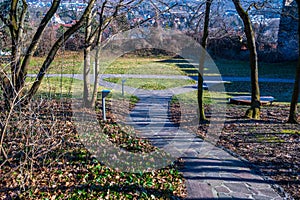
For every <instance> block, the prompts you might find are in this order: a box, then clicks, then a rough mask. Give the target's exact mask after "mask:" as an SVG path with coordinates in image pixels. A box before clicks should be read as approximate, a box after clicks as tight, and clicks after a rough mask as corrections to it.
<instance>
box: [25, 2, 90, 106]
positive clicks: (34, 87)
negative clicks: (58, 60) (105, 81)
mask: <svg viewBox="0 0 300 200" xmlns="http://www.w3.org/2000/svg"><path fill="white" fill-rule="evenodd" d="M95 1H96V0H90V1H89V4H88V6H87V8H86V9H85V11H84V13H83V15H82V16H81V18H80V19H79V21H77V23H76V24H74V25H73V26H72V27H71V28H69V29H68V30H67V31H66V32H65V33H64V34H63V35H62V36H61V37H60V38H59V39H58V40H57V41H56V42H55V44H54V45H53V47H52V48H51V50H50V52H49V54H48V56H47V58H46V60H45V61H44V63H43V65H42V67H41V69H40V71H39V73H38V75H37V77H36V80H35V82H34V83H33V85H32V86H31V88H30V90H29V91H28V93H27V95H26V99H25V102H24V103H27V102H29V101H30V100H31V99H32V97H33V96H34V95H35V93H36V92H37V90H38V89H39V87H40V85H41V83H42V80H43V78H44V76H45V74H46V71H47V70H48V68H49V66H50V64H51V63H52V61H53V59H54V57H55V55H56V53H57V51H58V50H59V48H60V47H61V46H62V45H63V43H64V42H65V41H66V40H67V39H69V37H70V36H71V35H72V34H73V33H75V32H76V31H77V30H78V29H80V28H81V27H82V26H83V25H84V23H85V21H86V18H87V17H88V15H89V13H90V12H91V11H92V8H93V6H94V3H95Z"/></svg>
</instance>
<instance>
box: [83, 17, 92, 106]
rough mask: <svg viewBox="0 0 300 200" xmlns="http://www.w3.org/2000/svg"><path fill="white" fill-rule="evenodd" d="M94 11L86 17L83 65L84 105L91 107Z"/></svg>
mask: <svg viewBox="0 0 300 200" xmlns="http://www.w3.org/2000/svg"><path fill="white" fill-rule="evenodd" d="M91 23H92V13H90V14H89V15H88V17H87V18H86V27H85V48H84V67H83V106H84V107H90V106H91V103H90V99H89V94H90V79H89V75H90V71H91V49H92V38H91V34H92V24H91Z"/></svg>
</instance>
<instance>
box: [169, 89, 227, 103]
mask: <svg viewBox="0 0 300 200" xmlns="http://www.w3.org/2000/svg"><path fill="white" fill-rule="evenodd" d="M228 97H229V96H228V95H227V94H224V93H221V92H209V91H204V93H203V103H204V104H217V103H226V102H227V98H228ZM172 101H175V102H176V101H177V102H178V101H179V102H182V103H187V104H197V91H193V92H187V93H183V94H179V95H174V96H173V98H172Z"/></svg>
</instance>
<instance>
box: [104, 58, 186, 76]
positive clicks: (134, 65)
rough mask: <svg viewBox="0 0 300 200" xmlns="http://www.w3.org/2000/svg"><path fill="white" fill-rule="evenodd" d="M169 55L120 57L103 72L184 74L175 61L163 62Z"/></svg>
mask: <svg viewBox="0 0 300 200" xmlns="http://www.w3.org/2000/svg"><path fill="white" fill-rule="evenodd" d="M168 58H169V57H158V58H153V57H150V58H145V57H142V58H141V57H129V58H128V57H122V58H118V59H117V60H115V61H114V62H113V63H112V64H111V65H109V66H108V67H107V68H106V69H105V71H104V73H105V74H154V75H157V74H158V75H184V74H185V73H184V72H183V71H182V70H180V69H179V68H178V67H177V66H176V64H175V63H163V62H160V61H162V60H165V59H168Z"/></svg>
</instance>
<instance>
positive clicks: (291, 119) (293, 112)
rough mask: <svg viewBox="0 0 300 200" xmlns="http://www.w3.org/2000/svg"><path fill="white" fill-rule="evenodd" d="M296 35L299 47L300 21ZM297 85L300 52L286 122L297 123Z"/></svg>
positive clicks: (299, 5)
mask: <svg viewBox="0 0 300 200" xmlns="http://www.w3.org/2000/svg"><path fill="white" fill-rule="evenodd" d="M296 2H297V5H298V16H300V0H297V1H296ZM298 36H299V49H300V23H299V22H298ZM299 87H300V54H299V58H298V66H297V71H296V77H295V84H294V91H293V96H292V100H291V105H290V113H289V119H288V123H298V122H297V104H298V100H299Z"/></svg>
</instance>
